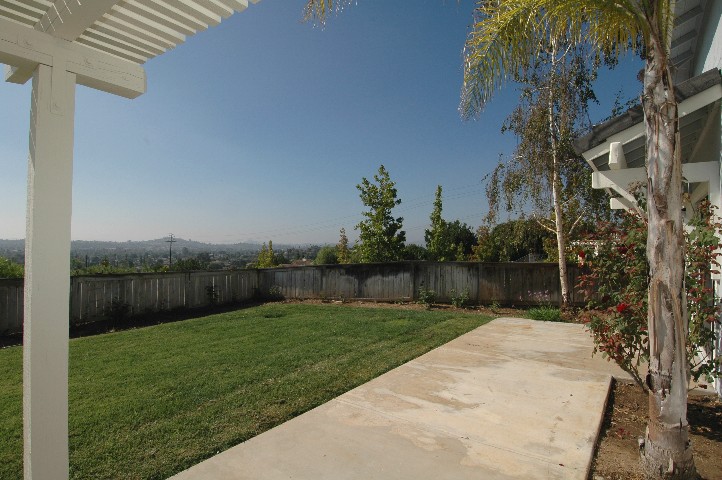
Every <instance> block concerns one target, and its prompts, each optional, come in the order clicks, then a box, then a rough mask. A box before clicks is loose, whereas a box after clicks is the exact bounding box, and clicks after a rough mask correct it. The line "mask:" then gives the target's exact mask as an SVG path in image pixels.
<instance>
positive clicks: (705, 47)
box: [694, 0, 722, 397]
mask: <svg viewBox="0 0 722 480" xmlns="http://www.w3.org/2000/svg"><path fill="white" fill-rule="evenodd" d="M720 19H722V1H719V0H711V1H710V2H709V11H708V12H707V21H706V23H705V26H704V28H703V30H702V35H701V37H700V38H699V40H698V41H699V44H698V46H697V56H696V58H695V62H694V75H699V74H701V73H704V72H706V71H708V70H711V69H713V68H719V69H722V23H720ZM715 115H716V124H715V125H713V127H712V130H711V131H710V135H709V141H706V142H705V144H704V148H703V149H702V151H700V154H701V155H703V156H704V158H705V161H711V160H713V159H714V158H715V157H716V158H717V159H718V160H720V174H721V175H720V178H722V148H721V146H722V116H721V115H720V109H719V107H718V108H717V111H716V113H715ZM720 188H721V190H718V191H722V182H721V185H720ZM710 200H713V199H710ZM719 203H720V202H719V201H718V202H717V207H718V214H719V212H722V208H720V207H722V205H720V204H719ZM715 290H716V293H717V296H718V297H720V298H722V282H721V281H720V280H719V279H717V280H715ZM716 328H717V329H718V330H719V329H720V325H717V326H716ZM715 350H716V355H717V356H721V355H722V334H719V333H718V335H717V345H716V346H715ZM715 390H716V391H717V394H718V395H719V396H720V397H722V382H721V381H720V380H719V379H718V380H716V381H715Z"/></svg>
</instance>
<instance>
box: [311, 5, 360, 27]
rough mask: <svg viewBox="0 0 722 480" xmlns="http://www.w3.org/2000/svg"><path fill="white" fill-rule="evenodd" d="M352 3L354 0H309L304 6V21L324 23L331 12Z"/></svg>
mask: <svg viewBox="0 0 722 480" xmlns="http://www.w3.org/2000/svg"><path fill="white" fill-rule="evenodd" d="M351 3H353V0H308V3H306V6H305V7H304V8H303V21H304V22H308V21H309V20H311V21H313V22H314V23H317V24H321V25H324V24H325V23H326V19H327V18H328V16H329V14H331V13H338V12H340V11H341V10H343V9H344V8H345V7H346V6H348V5H350V4H351Z"/></svg>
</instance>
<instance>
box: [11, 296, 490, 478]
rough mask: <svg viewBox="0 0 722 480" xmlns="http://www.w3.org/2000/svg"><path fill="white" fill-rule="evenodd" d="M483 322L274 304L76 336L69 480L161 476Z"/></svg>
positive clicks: (17, 366)
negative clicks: (80, 336) (92, 335)
mask: <svg viewBox="0 0 722 480" xmlns="http://www.w3.org/2000/svg"><path fill="white" fill-rule="evenodd" d="M489 320H490V318H489V317H484V316H481V315H475V314H464V313H458V312H444V311H416V310H400V309H384V308H353V307H346V306H340V305H310V304H273V305H265V306H260V307H253V308H248V309H244V310H238V311H235V312H230V313H224V314H219V315H212V316H208V317H203V318H198V319H194V320H186V321H181V322H176V323H166V324H163V325H158V326H154V327H147V328H142V329H136V330H127V331H123V332H116V333H110V334H105V335H99V336H95V337H86V338H79V339H74V340H71V341H70V380H69V388H70V394H69V395H70V418H69V421H70V469H71V472H70V474H71V478H75V479H90V478H96V479H112V478H118V479H120V478H122V479H164V478H167V477H168V476H170V475H172V474H174V473H177V472H179V471H181V470H184V469H186V468H188V467H190V466H191V465H194V464H196V463H198V462H199V461H201V460H203V459H205V458H208V457H210V456H212V455H214V454H216V453H218V452H220V451H223V450H225V449H227V448H229V447H231V446H232V445H235V444H238V443H240V442H242V441H244V440H246V439H248V438H251V437H253V436H255V435H258V434H259V433H261V432H263V431H265V430H268V429H269V428H271V427H273V426H275V425H278V424H279V423H282V422H284V421H286V420H288V419H290V418H292V417H295V416H297V415H299V414H301V413H303V412H305V411H307V410H309V409H311V408H314V407H316V406H318V405H320V404H322V403H324V402H326V401H328V400H329V399H331V398H334V397H336V396H338V395H339V394H341V393H343V392H345V391H348V390H350V389H351V388H353V387H355V386H357V385H360V384H362V383H364V382H366V381H368V380H370V379H372V378H374V377H376V376H378V375H380V374H381V373H383V372H386V371H388V370H390V369H392V368H394V367H396V366H398V365H401V364H402V363H405V362H407V361H409V360H411V359H413V358H415V357H417V356H419V355H421V354H423V353H425V352H427V351H429V350H431V349H432V348H435V347H437V346H439V345H442V344H444V343H446V342H448V341H449V340H451V339H453V338H455V337H457V336H459V335H461V334H463V333H465V332H467V331H470V330H472V329H473V328H475V327H477V326H479V325H482V324H484V323H486V322H487V321H489ZM0 478H2V479H7V480H9V479H16V478H17V479H20V478H22V349H21V347H12V348H6V349H3V350H0Z"/></svg>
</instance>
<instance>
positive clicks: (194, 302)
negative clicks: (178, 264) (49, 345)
mask: <svg viewBox="0 0 722 480" xmlns="http://www.w3.org/2000/svg"><path fill="white" fill-rule="evenodd" d="M257 290H258V273H257V272H256V271H255V270H240V271H233V272H225V271H224V272H187V273H160V274H159V273H139V274H131V275H94V276H77V277H71V278H70V323H71V325H79V324H82V323H90V322H96V321H99V320H108V319H111V318H113V317H114V316H124V317H132V316H136V315H142V314H147V313H154V312H162V311H167V310H176V309H190V308H199V307H205V306H209V305H213V304H217V305H224V304H231V303H235V302H242V301H246V300H249V299H251V298H253V297H254V296H255V295H256V294H257ZM22 319H23V282H22V280H16V279H0V335H2V334H9V333H18V332H21V331H22Z"/></svg>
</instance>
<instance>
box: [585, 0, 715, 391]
mask: <svg viewBox="0 0 722 480" xmlns="http://www.w3.org/2000/svg"><path fill="white" fill-rule="evenodd" d="M675 9H676V12H675V14H676V15H675V16H676V20H675V25H674V31H673V36H672V63H673V64H674V76H675V78H674V81H675V90H676V94H677V100H678V102H679V116H680V136H681V143H682V164H683V165H682V174H683V177H684V181H685V182H686V183H685V190H686V191H687V192H689V200H688V201H689V206H690V207H693V206H695V205H697V204H698V203H699V202H700V201H701V200H704V199H708V200H709V201H710V202H711V203H712V204H713V205H715V206H716V207H717V208H718V210H717V212H718V213H719V212H722V185H721V184H720V167H721V166H722V152H721V149H720V145H722V127H721V125H722V122H721V119H722V117H721V116H720V102H721V99H722V76H721V75H720V68H722V25H720V18H721V17H722V1H718V0H687V1H684V2H676V4H675ZM575 148H576V150H577V152H578V153H580V154H581V155H582V156H583V157H584V159H585V160H586V161H587V163H588V164H589V166H591V167H592V170H593V173H592V186H593V187H594V188H603V189H606V190H607V191H608V192H610V193H611V194H612V195H613V198H612V199H611V201H610V207H611V208H614V209H629V208H630V207H631V206H633V205H634V203H635V199H634V196H633V195H632V194H631V193H630V188H631V187H632V186H633V184H635V183H637V182H642V183H643V184H646V181H647V174H646V170H645V131H644V118H643V115H642V109H641V106H637V107H634V108H632V109H630V110H629V111H627V112H626V113H624V114H622V115H619V116H617V117H614V118H612V119H610V120H608V121H606V122H604V123H602V124H600V125H596V126H595V127H593V128H592V130H591V132H589V134H587V135H586V136H584V137H582V138H580V139H579V140H577V141H576V142H575ZM686 211H687V212H688V213H687V214H691V212H692V211H693V208H687V209H686ZM714 281H715V288H716V292H717V295H721V294H722V282H721V280H720V277H719V275H717V276H716V277H715V278H714ZM717 327H718V328H719V325H718V326H717ZM719 336H722V335H718V337H719ZM717 340H718V344H717V345H716V353H717V355H721V354H722V339H720V338H718V339H717ZM715 388H716V391H717V393H718V394H719V395H720V396H722V382H719V381H717V382H716V384H715Z"/></svg>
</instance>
